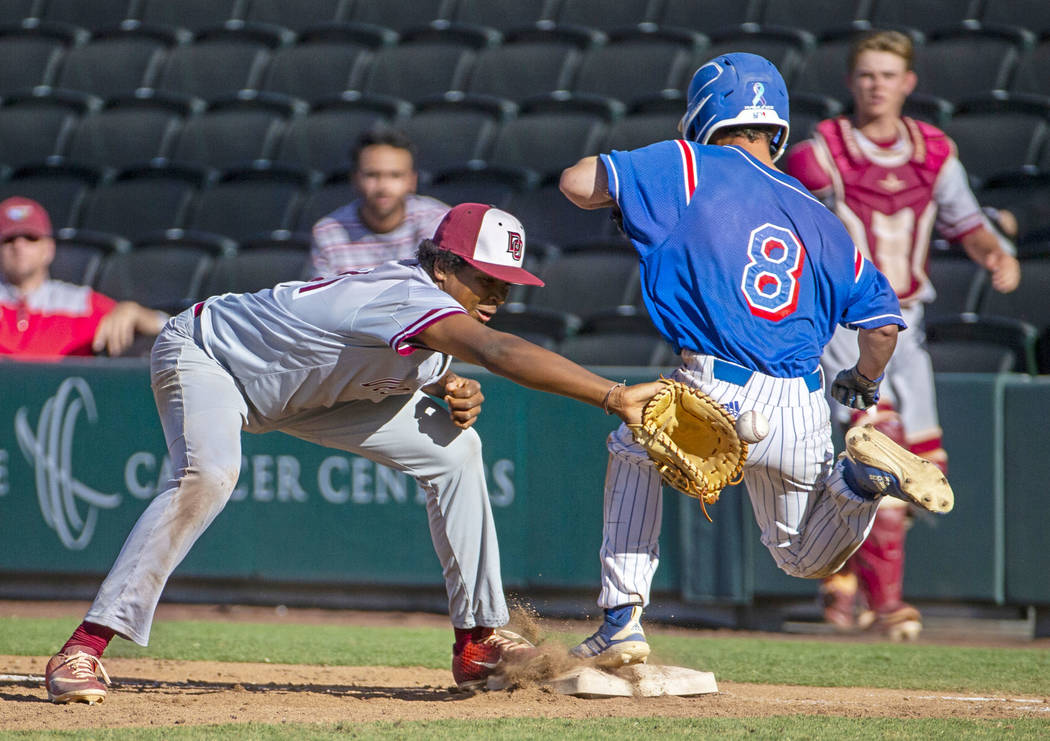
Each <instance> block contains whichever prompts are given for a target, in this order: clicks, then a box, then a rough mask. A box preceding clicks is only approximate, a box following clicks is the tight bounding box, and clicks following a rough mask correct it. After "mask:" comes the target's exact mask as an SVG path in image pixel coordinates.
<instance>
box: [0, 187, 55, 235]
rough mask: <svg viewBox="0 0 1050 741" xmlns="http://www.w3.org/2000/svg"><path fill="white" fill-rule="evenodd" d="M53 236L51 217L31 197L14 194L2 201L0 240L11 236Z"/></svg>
mask: <svg viewBox="0 0 1050 741" xmlns="http://www.w3.org/2000/svg"><path fill="white" fill-rule="evenodd" d="M50 236H51V218H50V217H49V216H48V215H47V211H46V210H45V209H44V207H43V206H41V205H40V204H39V203H37V202H36V201H34V200H32V199H30V198H22V197H21V196H14V197H12V198H8V199H7V200H5V201H3V202H0V241H6V240H8V239H10V238H11V237H32V238H33V239H39V238H40V237H50Z"/></svg>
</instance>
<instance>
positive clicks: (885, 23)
mask: <svg viewBox="0 0 1050 741" xmlns="http://www.w3.org/2000/svg"><path fill="white" fill-rule="evenodd" d="M981 4H982V0H922V2H914V0H874V3H873V7H872V9H871V10H870V11H869V13H868V18H869V20H870V21H871V25H872V27H874V28H886V27H893V26H909V27H911V28H915V29H918V30H919V31H922V32H924V33H926V32H929V31H933V30H934V29H937V28H944V27H947V26H955V25H958V24H960V23H962V22H963V21H965V20H967V19H976V18H977V10H978V8H979V7H980V5H981Z"/></svg>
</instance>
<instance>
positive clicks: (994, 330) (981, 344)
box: [926, 314, 1037, 374]
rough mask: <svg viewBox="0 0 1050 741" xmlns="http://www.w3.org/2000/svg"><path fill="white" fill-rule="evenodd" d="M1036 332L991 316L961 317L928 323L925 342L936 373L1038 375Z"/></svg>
mask: <svg viewBox="0 0 1050 741" xmlns="http://www.w3.org/2000/svg"><path fill="white" fill-rule="evenodd" d="M1036 337H1037V332H1036V328H1035V327H1034V326H1032V325H1031V324H1029V323H1028V322H1024V321H1019V320H1017V319H1011V318H1009V317H1001V316H992V315H988V314H982V315H977V314H960V315H957V316H951V317H941V318H938V319H935V320H929V321H927V322H926V342H927V349H928V350H929V353H930V359H931V360H932V361H933V370H934V371H935V372H937V373H1029V374H1034V373H1036V372H1037V365H1036V355H1035V346H1036Z"/></svg>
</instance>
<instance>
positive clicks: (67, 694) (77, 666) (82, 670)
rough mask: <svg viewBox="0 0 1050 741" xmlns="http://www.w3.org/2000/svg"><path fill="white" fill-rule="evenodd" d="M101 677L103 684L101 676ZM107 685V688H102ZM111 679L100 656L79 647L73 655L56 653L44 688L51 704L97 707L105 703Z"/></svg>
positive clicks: (49, 662)
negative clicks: (73, 703)
mask: <svg viewBox="0 0 1050 741" xmlns="http://www.w3.org/2000/svg"><path fill="white" fill-rule="evenodd" d="M99 674H101V675H102V682H100V681H99V679H98V676H97V675H99ZM103 682H105V684H103ZM109 683H110V680H109V675H108V674H106V670H105V669H104V668H103V667H102V662H101V661H100V660H99V658H98V657H97V656H92V655H91V654H89V653H85V652H84V651H82V650H80V649H79V648H77V647H74V648H73V652H72V653H68V654H66V653H57V654H55V655H54V656H52V657H51V660H50V661H48V662H47V669H46V670H45V671H44V684H45V685H47V699H49V700H51V702H57V703H64V702H86V703H88V704H89V705H94V704H95V703H96V702H102V701H103V700H105V699H106V684H109Z"/></svg>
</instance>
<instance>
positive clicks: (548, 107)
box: [489, 94, 624, 176]
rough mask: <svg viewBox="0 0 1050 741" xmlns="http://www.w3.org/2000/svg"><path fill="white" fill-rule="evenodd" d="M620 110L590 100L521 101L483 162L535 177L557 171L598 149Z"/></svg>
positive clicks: (577, 97)
mask: <svg viewBox="0 0 1050 741" xmlns="http://www.w3.org/2000/svg"><path fill="white" fill-rule="evenodd" d="M623 112H624V106H623V104H622V103H619V102H617V101H615V100H612V99H609V98H596V97H594V96H583V95H568V94H566V95H551V96H545V97H539V98H533V99H530V100H527V101H525V102H523V103H522V106H521V109H520V111H519V113H518V116H517V118H514V119H512V120H510V121H507V122H506V123H504V124H503V126H502V127H500V131H499V133H498V134H497V135H496V141H495V143H494V144H493V147H492V153H491V155H490V157H489V162H490V164H496V165H504V166H511V167H525V168H529V169H532V170H535V171H536V172H538V173H540V175H541V176H547V175H553V174H556V173H560V172H561V171H562V170H563V169H564V168H566V167H568V166H569V165H572V164H575V163H576V161H577V160H578V159H579V158H581V157H584V156H586V155H590V154H597V153H598V152H600V151H602V150H603V149H604V147H605V140H606V136H607V135H608V130H609V127H610V126H611V125H612V124H613V123H614V122H615V121H616V120H617V119H619V118H620V117H621V116H622V115H623Z"/></svg>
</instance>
